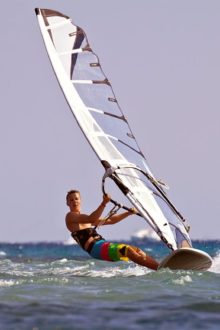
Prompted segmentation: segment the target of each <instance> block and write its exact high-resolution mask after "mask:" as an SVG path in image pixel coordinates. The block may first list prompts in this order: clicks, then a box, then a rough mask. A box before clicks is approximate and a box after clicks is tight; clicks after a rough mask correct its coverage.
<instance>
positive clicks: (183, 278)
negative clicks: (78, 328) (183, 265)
mask: <svg viewBox="0 0 220 330" xmlns="http://www.w3.org/2000/svg"><path fill="white" fill-rule="evenodd" d="M172 282H173V283H175V284H178V285H185V284H187V283H190V282H192V278H191V277H190V276H189V275H185V276H180V278H177V279H175V280H172Z"/></svg>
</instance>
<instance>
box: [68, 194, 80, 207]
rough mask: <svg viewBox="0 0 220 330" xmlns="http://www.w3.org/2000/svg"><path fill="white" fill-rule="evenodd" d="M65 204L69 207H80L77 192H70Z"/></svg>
mask: <svg viewBox="0 0 220 330" xmlns="http://www.w3.org/2000/svg"><path fill="white" fill-rule="evenodd" d="M67 205H68V206H69V208H70V209H76V208H80V205H81V199H80V194H79V193H72V194H70V195H69V196H68V198H67Z"/></svg>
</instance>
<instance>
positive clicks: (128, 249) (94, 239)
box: [66, 190, 158, 270]
mask: <svg viewBox="0 0 220 330" xmlns="http://www.w3.org/2000/svg"><path fill="white" fill-rule="evenodd" d="M109 201H110V196H109V195H103V200H102V202H101V204H100V205H99V206H98V208H97V209H96V210H95V211H93V212H92V213H91V214H89V215H87V214H82V213H81V196H80V192H79V191H78V190H71V191H69V192H68V193H67V196H66V203H67V205H68V207H69V209H70V212H68V213H67V215H66V226H67V228H68V230H69V231H70V232H71V234H72V237H73V238H74V239H75V240H76V242H77V243H78V244H79V245H80V246H81V247H82V248H83V249H84V250H85V251H87V252H88V253H89V254H90V255H91V256H92V257H93V258H97V259H101V260H106V261H119V260H131V261H133V262H135V263H136V264H138V265H141V266H145V267H148V268H150V269H153V270H156V269H157V268H158V262H157V261H156V260H154V259H153V258H152V257H150V256H149V255H147V254H146V253H145V252H144V251H142V250H141V249H139V248H137V247H134V246H131V245H128V244H118V243H111V242H108V241H106V240H105V239H104V238H103V237H102V236H101V235H99V234H98V233H97V231H96V230H95V228H94V226H99V225H100V223H101V224H102V225H113V224H116V223H118V222H120V221H121V220H123V219H125V218H127V217H128V216H130V215H132V214H135V213H136V210H135V209H131V210H129V211H126V212H123V213H120V214H114V215H112V216H110V217H109V218H108V219H107V220H105V221H103V218H101V215H102V213H103V211H104V209H105V207H106V205H107V204H108V202H109Z"/></svg>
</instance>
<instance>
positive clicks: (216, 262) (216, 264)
mask: <svg viewBox="0 0 220 330" xmlns="http://www.w3.org/2000/svg"><path fill="white" fill-rule="evenodd" d="M209 271H211V272H213V273H220V251H219V253H218V254H217V255H216V257H215V258H214V259H213V264H212V267H211V268H210V269H209Z"/></svg>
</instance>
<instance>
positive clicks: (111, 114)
mask: <svg viewBox="0 0 220 330" xmlns="http://www.w3.org/2000/svg"><path fill="white" fill-rule="evenodd" d="M103 113H104V115H107V116H111V117H114V118H117V119H121V120H123V121H125V122H126V123H127V120H126V118H125V116H117V115H114V114H113V113H110V112H105V111H104V112H103Z"/></svg>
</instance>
